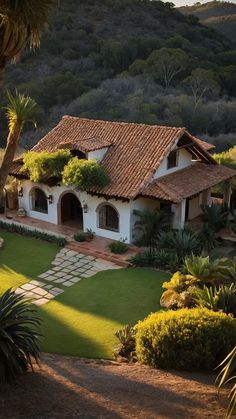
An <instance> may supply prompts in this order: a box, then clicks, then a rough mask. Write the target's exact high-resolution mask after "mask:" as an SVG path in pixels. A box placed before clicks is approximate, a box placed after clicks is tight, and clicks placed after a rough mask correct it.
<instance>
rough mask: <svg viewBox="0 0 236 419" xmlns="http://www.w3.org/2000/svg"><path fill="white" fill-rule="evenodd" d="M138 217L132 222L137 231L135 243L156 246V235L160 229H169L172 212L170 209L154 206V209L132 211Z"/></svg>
mask: <svg viewBox="0 0 236 419" xmlns="http://www.w3.org/2000/svg"><path fill="white" fill-rule="evenodd" d="M134 215H136V216H138V217H139V219H138V220H137V221H136V222H135V224H134V231H135V232H136V233H138V239H136V243H137V244H138V245H140V246H151V247H156V245H157V240H158V235H159V233H160V232H161V231H165V230H170V227H171V222H172V218H173V214H172V213H171V212H170V211H164V210H160V209H159V208H156V209H155V210H154V211H149V210H146V211H137V210H136V211H134Z"/></svg>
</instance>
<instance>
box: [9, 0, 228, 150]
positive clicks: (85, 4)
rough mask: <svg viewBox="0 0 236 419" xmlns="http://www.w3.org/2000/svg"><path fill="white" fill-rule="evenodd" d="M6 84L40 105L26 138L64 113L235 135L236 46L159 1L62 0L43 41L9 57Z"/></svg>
mask: <svg viewBox="0 0 236 419" xmlns="http://www.w3.org/2000/svg"><path fill="white" fill-rule="evenodd" d="M164 68H165V69H167V71H166V73H165V72H164V70H163V69H164ZM196 83H197V84H200V90H199V89H198V93H197V96H196V94H194V89H193V86H196ZM5 87H8V88H9V87H10V88H15V87H17V88H18V89H19V90H20V91H23V92H27V93H29V94H30V95H31V96H32V97H33V98H35V99H36V101H37V102H38V104H39V105H40V109H41V118H40V121H39V129H38V130H37V131H36V132H34V131H28V132H27V133H26V134H25V135H24V138H23V141H24V145H25V146H26V147H29V146H31V145H32V144H33V143H34V142H35V141H36V140H37V139H39V138H40V137H41V136H42V135H43V134H44V133H45V132H46V131H48V130H49V129H50V128H51V127H52V126H53V125H55V124H56V123H57V122H58V120H59V119H60V117H61V116H62V115H63V114H71V115H78V116H83V117H89V118H98V119H110V120H111V119H112V120H124V121H135V122H145V123H150V124H165V125H178V126H186V127H188V128H189V129H190V130H191V131H192V132H193V133H195V134H198V135H202V136H204V137H208V136H210V137H212V138H211V139H212V141H215V142H217V143H219V144H220V142H221V143H222V136H221V134H223V136H224V141H223V142H224V145H223V148H224V147H226V146H227V145H228V143H232V141H234V139H235V134H234V133H235V131H236V118H235V114H236V51H235V50H233V47H232V45H231V42H230V41H229V40H227V38H225V37H224V36H222V35H221V34H219V33H218V32H216V31H214V30H212V29H210V28H207V27H205V26H202V25H201V24H200V23H198V22H197V19H196V18H195V17H192V16H184V15H183V14H181V13H180V12H179V11H177V10H176V9H174V8H173V7H172V6H171V4H165V3H162V2H160V1H149V0H142V1H141V0H80V1H78V0H61V1H60V2H59V8H58V9H56V10H55V13H54V16H53V18H52V19H51V24H50V28H49V31H48V32H47V33H45V34H44V36H43V39H42V45H41V49H40V50H37V51H35V53H32V52H25V53H24V55H23V57H22V58H21V61H20V62H19V63H17V65H16V66H13V65H9V66H8V68H7V72H6V82H5ZM3 126H4V125H3ZM219 135H220V136H219ZM4 138H5V133H4V131H3V130H2V141H3V140H4ZM219 148H222V145H221V146H220V147H219Z"/></svg>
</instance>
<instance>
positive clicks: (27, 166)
mask: <svg viewBox="0 0 236 419" xmlns="http://www.w3.org/2000/svg"><path fill="white" fill-rule="evenodd" d="M70 158H71V154H70V150H57V151H55V152H53V153H49V152H47V151H42V152H40V153H39V152H36V151H29V152H27V153H25V154H24V156H23V162H24V165H23V167H22V171H23V172H24V171H26V170H27V171H28V173H29V176H30V180H31V181H32V182H40V181H42V180H43V179H44V178H45V177H61V174H62V172H63V169H64V167H65V165H66V164H67V163H68V162H69V160H70Z"/></svg>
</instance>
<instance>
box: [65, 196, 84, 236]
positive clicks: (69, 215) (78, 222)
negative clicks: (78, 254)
mask: <svg viewBox="0 0 236 419" xmlns="http://www.w3.org/2000/svg"><path fill="white" fill-rule="evenodd" d="M61 224H66V225H69V226H72V227H76V228H79V229H81V230H83V208H82V206H81V203H80V201H79V199H78V198H77V197H76V196H75V195H74V194H73V193H71V192H68V193H66V194H64V195H63V196H62V198H61Z"/></svg>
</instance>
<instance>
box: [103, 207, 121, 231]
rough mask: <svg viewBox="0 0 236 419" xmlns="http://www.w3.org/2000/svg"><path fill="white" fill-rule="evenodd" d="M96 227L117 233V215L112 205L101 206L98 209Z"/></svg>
mask: <svg viewBox="0 0 236 419" xmlns="http://www.w3.org/2000/svg"><path fill="white" fill-rule="evenodd" d="M98 227H99V228H103V229H104V230H111V231H119V214H118V212H117V211H116V209H115V208H114V207H113V206H112V205H109V204H103V205H101V206H100V207H99V208H98Z"/></svg>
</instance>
